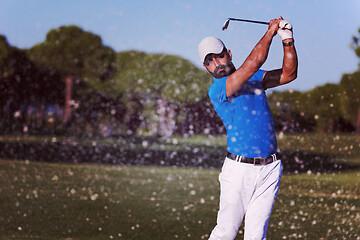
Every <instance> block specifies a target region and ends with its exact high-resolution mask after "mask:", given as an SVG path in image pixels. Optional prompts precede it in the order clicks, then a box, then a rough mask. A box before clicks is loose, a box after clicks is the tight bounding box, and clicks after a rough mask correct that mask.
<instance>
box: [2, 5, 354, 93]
mask: <svg viewBox="0 0 360 240" xmlns="http://www.w3.org/2000/svg"><path fill="white" fill-rule="evenodd" d="M279 15H282V16H283V17H284V18H285V19H286V20H288V21H289V22H290V23H291V24H292V25H293V27H294V38H295V44H296V48H297V51H298V56H299V73H298V79H297V80H296V81H294V82H292V83H290V84H288V85H286V86H283V87H280V88H278V90H286V89H294V90H299V91H306V90H310V89H312V88H313V87H316V86H321V85H324V84H326V83H338V82H339V81H340V79H341V76H342V74H344V73H351V72H353V71H355V70H357V69H358V64H359V59H358V58H357V57H356V55H355V53H354V51H353V50H352V49H351V48H350V43H351V39H352V36H353V35H357V31H358V29H359V28H360V1H359V0H341V1H340V0H339V1H336V0H334V1H330V0H277V1H275V0H267V1H266V0H263V1H256V0H252V1H249V0H228V1H221V0H217V1H213V0H183V1H180V0H177V1H171V0H154V1H150V0H142V1H140V0H132V1H129V0H126V1H123V0H101V1H100V0H61V1H51V0H0V34H3V35H5V36H6V37H7V39H8V42H9V43H10V44H11V45H12V46H16V47H18V48H30V47H32V46H34V45H35V44H37V43H40V42H43V41H44V40H45V38H46V33H47V32H48V31H49V30H50V29H53V28H57V27H59V26H63V25H77V26H79V27H81V28H83V29H84V30H86V31H90V32H93V33H95V34H98V35H100V36H101V38H102V40H103V42H104V44H105V45H108V46H110V47H112V48H113V49H114V50H115V51H125V50H139V51H145V52H148V53H166V54H173V55H178V56H181V57H183V58H185V59H188V60H190V61H191V62H193V63H194V64H195V65H196V66H198V67H202V66H201V63H200V61H199V58H198V55H197V45H198V43H199V41H200V40H201V39H202V38H204V37H206V36H210V35H211V36H217V37H220V38H221V39H223V41H224V42H225V44H226V45H227V47H228V48H229V49H231V50H232V53H233V60H234V63H235V65H236V67H239V66H240V65H241V63H242V62H243V61H244V60H245V58H246V57H247V56H248V54H249V53H250V51H251V49H252V48H253V47H254V46H255V44H256V43H257V41H258V40H259V39H260V38H261V37H262V36H263V34H264V33H265V31H266V28H267V27H266V26H265V25H258V24H252V23H240V22H231V23H230V26H229V28H228V30H226V31H222V30H221V27H222V25H223V23H224V22H225V20H226V18H228V17H237V18H245V19H254V20H260V21H269V20H270V19H272V18H277V17H278V16H279ZM282 51H283V50H282V46H281V41H280V39H279V37H278V36H276V37H275V38H274V41H273V44H272V46H271V49H270V53H269V57H268V60H267V62H266V63H265V64H264V66H263V67H262V68H263V69H265V70H271V69H275V68H280V67H281V64H282V54H283V53H282Z"/></svg>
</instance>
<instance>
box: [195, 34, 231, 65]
mask: <svg viewBox="0 0 360 240" xmlns="http://www.w3.org/2000/svg"><path fill="white" fill-rule="evenodd" d="M224 47H225V45H224V43H223V42H222V41H221V40H220V39H218V38H216V37H206V38H204V39H203V40H201V42H200V43H199V46H198V52H199V57H200V61H201V62H202V63H203V62H204V61H205V57H206V55H208V54H209V53H214V54H219V53H221V52H222V51H223V49H224Z"/></svg>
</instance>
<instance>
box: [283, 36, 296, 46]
mask: <svg viewBox="0 0 360 240" xmlns="http://www.w3.org/2000/svg"><path fill="white" fill-rule="evenodd" d="M294 43H295V40H294V39H293V38H289V39H285V40H284V41H283V46H284V47H290V46H293V45H294Z"/></svg>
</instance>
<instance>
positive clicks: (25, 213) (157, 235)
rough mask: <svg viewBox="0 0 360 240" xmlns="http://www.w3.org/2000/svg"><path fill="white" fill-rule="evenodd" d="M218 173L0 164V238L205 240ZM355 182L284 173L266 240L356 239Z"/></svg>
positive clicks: (359, 219)
mask: <svg viewBox="0 0 360 240" xmlns="http://www.w3.org/2000/svg"><path fill="white" fill-rule="evenodd" d="M218 173H219V170H210V169H195V168H169V167H118V166H98V165H63V164H49V163H33V162H24V161H8V160H1V161H0V202H1V203H2V205H1V214H0V230H1V232H2V238H1V239H207V237H208V234H209V233H210V231H211V229H212V228H213V226H214V224H215V222H216V212H217V209H218V195H219V186H218V182H217V176H218ZM359 177H360V171H357V172H349V173H343V174H321V175H313V174H311V175H306V174H305V175H291V176H284V177H283V179H282V182H281V188H280V193H279V196H278V198H277V200H276V203H275V206H274V210H273V214H272V217H271V220H270V225H269V229H268V239H304V238H305V239H321V238H323V239H358V238H359V237H360V230H359V228H358V226H359V224H360V214H359V209H360V200H359V198H360V188H359V187H360V186H359V181H358V179H359ZM241 233H242V230H241V229H240V234H239V238H238V239H241V238H240V236H242V234H241Z"/></svg>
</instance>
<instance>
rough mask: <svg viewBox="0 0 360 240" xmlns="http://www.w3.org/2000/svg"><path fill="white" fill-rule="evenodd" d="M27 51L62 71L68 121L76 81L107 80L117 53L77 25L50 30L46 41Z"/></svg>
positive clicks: (35, 59) (47, 66)
mask: <svg viewBox="0 0 360 240" xmlns="http://www.w3.org/2000/svg"><path fill="white" fill-rule="evenodd" d="M27 52H28V55H29V57H30V59H31V60H32V61H33V62H35V63H36V65H37V66H38V67H39V68H41V69H47V70H49V71H55V72H58V73H60V74H61V76H62V79H63V81H64V82H65V83H66V89H67V91H66V97H65V99H66V101H65V113H67V114H65V118H64V121H65V122H67V121H68V119H69V117H70V116H69V113H70V100H71V99H72V97H71V96H70V94H71V92H75V95H76V94H77V93H76V92H77V91H79V90H81V89H79V88H76V89H71V87H72V86H73V83H74V80H77V81H78V82H80V81H85V82H86V81H104V80H106V79H108V78H109V77H110V76H111V75H112V74H113V63H114V60H115V52H114V51H113V50H112V49H111V48H109V47H106V46H104V45H103V43H102V40H101V38H100V37H99V36H97V35H95V34H93V33H90V32H87V31H84V30H82V29H81V28H79V27H77V26H62V27H59V28H57V29H53V30H50V31H49V32H48V34H47V36H46V40H45V42H43V43H40V44H37V45H36V46H34V47H33V48H31V49H29V50H28V51H27ZM49 80H51V79H49ZM76 86H84V85H79V84H78V85H75V87H76Z"/></svg>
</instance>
